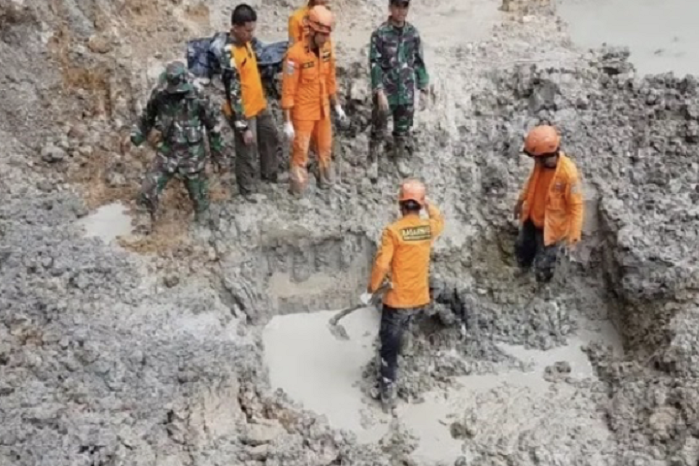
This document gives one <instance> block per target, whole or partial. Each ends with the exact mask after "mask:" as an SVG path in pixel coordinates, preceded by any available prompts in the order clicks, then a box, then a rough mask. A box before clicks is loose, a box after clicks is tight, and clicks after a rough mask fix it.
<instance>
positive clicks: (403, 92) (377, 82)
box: [369, 21, 429, 158]
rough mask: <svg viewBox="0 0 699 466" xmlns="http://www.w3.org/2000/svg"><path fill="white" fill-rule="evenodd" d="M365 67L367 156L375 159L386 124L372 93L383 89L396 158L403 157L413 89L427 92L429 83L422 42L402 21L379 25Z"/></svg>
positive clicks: (372, 38)
mask: <svg viewBox="0 0 699 466" xmlns="http://www.w3.org/2000/svg"><path fill="white" fill-rule="evenodd" d="M369 66H370V68H371V88H372V91H373V95H374V106H373V115H372V116H373V117H372V120H373V121H372V131H371V147H370V153H371V154H372V157H374V158H375V152H376V150H377V149H378V147H379V145H380V144H381V142H382V140H383V138H384V133H385V131H386V127H387V124H388V121H387V120H388V115H384V114H382V113H381V112H380V111H379V109H378V105H377V98H376V93H377V91H379V90H383V91H384V93H385V94H386V97H387V99H388V104H389V108H390V114H391V116H392V117H393V137H394V143H395V146H396V155H398V156H399V157H400V156H403V155H406V151H407V152H409V151H410V149H411V145H410V141H409V140H408V137H409V134H410V130H411V129H412V126H413V114H414V112H415V88H416V87H417V88H418V89H427V86H428V84H429V76H428V74H427V68H426V67H425V60H424V57H423V51H422V42H421V39H420V34H419V33H418V31H417V29H416V28H415V26H413V25H412V24H410V23H408V22H406V23H404V25H403V26H402V27H398V26H394V25H393V24H391V22H390V21H386V22H385V23H383V24H382V25H381V26H379V28H378V29H376V30H375V31H374V32H373V34H372V35H371V45H370V49H369Z"/></svg>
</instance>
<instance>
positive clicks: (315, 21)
mask: <svg viewBox="0 0 699 466" xmlns="http://www.w3.org/2000/svg"><path fill="white" fill-rule="evenodd" d="M334 24H335V17H334V16H333V14H332V12H331V11H330V10H329V9H328V8H327V7H325V6H323V5H316V6H314V7H313V8H311V11H309V12H308V27H309V28H310V29H311V30H313V31H315V32H320V33H322V34H330V33H331V32H332V30H333V25H334Z"/></svg>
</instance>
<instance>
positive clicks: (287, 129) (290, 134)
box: [284, 121, 296, 139]
mask: <svg viewBox="0 0 699 466" xmlns="http://www.w3.org/2000/svg"><path fill="white" fill-rule="evenodd" d="M284 134H285V135H286V137H287V138H288V139H294V134H296V133H295V132H294V125H293V124H291V122H290V121H287V122H286V123H284Z"/></svg>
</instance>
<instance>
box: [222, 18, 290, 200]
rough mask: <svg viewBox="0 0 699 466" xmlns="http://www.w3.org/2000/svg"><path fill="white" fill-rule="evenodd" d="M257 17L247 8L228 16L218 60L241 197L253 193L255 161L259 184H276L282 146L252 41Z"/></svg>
mask: <svg viewBox="0 0 699 466" xmlns="http://www.w3.org/2000/svg"><path fill="white" fill-rule="evenodd" d="M256 25H257V13H256V12H255V10H254V9H253V8H252V7H251V6H249V5H246V4H240V5H238V6H236V7H235V9H234V10H233V14H232V15H231V32H230V36H229V41H228V43H227V44H225V45H224V51H223V53H221V54H219V55H220V57H221V80H222V81H223V84H224V87H225V92H226V95H225V101H224V104H223V113H224V115H226V119H227V120H228V122H229V124H230V125H231V127H232V128H233V132H234V134H235V177H236V181H237V183H238V190H239V192H240V194H241V195H242V196H245V197H247V196H249V195H251V194H253V193H254V192H255V191H256V184H257V183H256V178H257V176H256V170H255V159H256V158H258V159H259V164H260V175H261V178H262V180H264V181H268V182H272V183H274V182H276V181H277V171H278V169H279V158H280V157H279V154H280V152H281V145H280V144H281V143H280V140H279V133H278V131H277V127H276V125H275V121H274V118H273V116H272V113H271V112H270V110H269V108H268V106H267V99H266V97H265V92H264V88H263V85H262V79H261V77H260V72H259V69H258V67H257V53H256V48H257V46H259V45H261V44H260V42H259V41H258V40H257V39H256V38H255V37H254V34H255V27H256Z"/></svg>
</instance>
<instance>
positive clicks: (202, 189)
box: [139, 155, 209, 215]
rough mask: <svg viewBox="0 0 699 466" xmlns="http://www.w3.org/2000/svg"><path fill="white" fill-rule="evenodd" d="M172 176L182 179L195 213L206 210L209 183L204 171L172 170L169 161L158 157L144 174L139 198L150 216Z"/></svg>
mask: <svg viewBox="0 0 699 466" xmlns="http://www.w3.org/2000/svg"><path fill="white" fill-rule="evenodd" d="M173 176H178V177H179V178H181V179H182V182H183V183H184V186H185V188H186V189H187V193H188V194H189V198H190V199H191V200H192V204H193V205H194V211H195V212H196V213H201V212H204V211H206V210H208V208H209V183H208V178H207V176H206V172H205V171H204V169H203V168H202V169H201V170H198V171H194V172H190V171H184V170H182V169H180V168H178V167H177V166H175V167H174V168H173V166H172V162H171V161H169V160H168V159H167V158H166V157H164V156H161V155H158V156H156V157H155V160H153V163H152V164H151V166H150V168H149V169H148V172H147V173H146V177H145V179H144V180H143V185H142V186H141V193H140V196H139V202H140V203H141V204H142V205H144V206H145V207H146V209H148V212H150V213H151V215H153V214H155V212H156V211H157V210H158V204H159V202H160V196H161V194H162V192H163V190H164V189H165V187H166V186H167V184H168V183H169V182H170V180H171V179H172V177H173Z"/></svg>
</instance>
